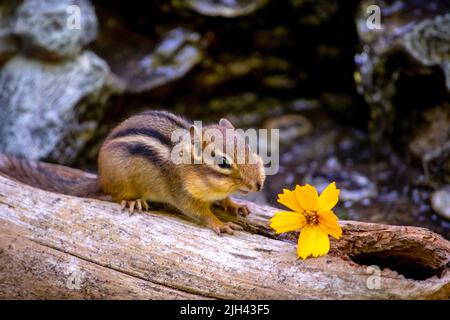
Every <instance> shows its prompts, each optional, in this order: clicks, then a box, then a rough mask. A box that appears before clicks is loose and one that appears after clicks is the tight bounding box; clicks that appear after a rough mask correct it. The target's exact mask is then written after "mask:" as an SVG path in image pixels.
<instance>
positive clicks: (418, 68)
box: [355, 0, 450, 140]
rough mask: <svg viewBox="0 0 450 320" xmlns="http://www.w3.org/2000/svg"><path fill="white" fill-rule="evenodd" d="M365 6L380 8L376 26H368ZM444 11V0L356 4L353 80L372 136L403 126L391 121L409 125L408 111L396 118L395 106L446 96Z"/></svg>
mask: <svg viewBox="0 0 450 320" xmlns="http://www.w3.org/2000/svg"><path fill="white" fill-rule="evenodd" d="M370 5H377V6H378V7H379V8H380V10H381V18H380V22H381V25H380V28H379V29H376V28H369V27H368V23H367V22H368V18H369V13H368V12H367V8H368V7H369V6H370ZM449 11H450V4H449V2H448V1H445V0H431V1H427V2H426V3H425V2H422V1H417V2H416V1H414V2H406V1H395V2H394V3H392V4H391V5H390V6H387V5H386V4H385V2H384V1H381V0H377V1H363V2H362V3H361V5H360V10H359V13H358V14H357V30H358V34H359V37H360V39H361V42H362V48H363V49H362V52H361V53H360V54H358V55H357V56H356V58H355V60H356V64H357V66H358V71H357V72H356V73H355V81H356V82H357V84H358V89H359V91H360V92H361V93H363V94H364V97H365V99H366V102H367V103H368V104H369V106H370V108H371V124H370V129H371V131H372V135H373V140H380V138H382V137H383V136H386V135H389V134H391V133H392V132H393V130H394V127H401V126H403V125H402V124H400V125H399V124H398V122H396V121H404V123H403V124H405V125H408V123H409V124H411V121H410V119H409V118H408V117H407V115H408V112H407V111H406V112H404V114H403V117H401V118H400V117H398V115H399V114H401V112H399V110H398V109H400V108H407V110H408V111H409V112H411V111H412V110H420V109H422V108H424V107H426V106H429V105H436V104H439V103H442V102H443V101H445V100H446V99H448V98H447V97H446V95H447V94H448V93H449V92H450V85H449V79H450V78H449V64H450V54H449V53H450V14H449V13H446V12H449ZM438 68H440V69H441V70H438ZM442 73H443V74H444V75H445V77H442ZM394 101H395V102H394ZM406 106H407V107H406ZM396 115H397V116H396ZM405 115H406V116H405ZM396 117H397V118H396ZM394 123H395V124H394Z"/></svg>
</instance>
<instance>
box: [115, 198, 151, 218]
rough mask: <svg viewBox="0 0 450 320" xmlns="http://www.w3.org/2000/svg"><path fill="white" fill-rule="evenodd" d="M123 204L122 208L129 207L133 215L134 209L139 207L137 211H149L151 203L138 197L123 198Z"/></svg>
mask: <svg viewBox="0 0 450 320" xmlns="http://www.w3.org/2000/svg"><path fill="white" fill-rule="evenodd" d="M120 205H121V206H122V210H123V209H125V208H127V207H128V212H130V216H132V215H133V213H134V209H137V211H139V212H140V211H142V209H144V211H148V209H149V205H148V203H147V202H146V201H145V200H142V199H136V200H122V202H121V203H120Z"/></svg>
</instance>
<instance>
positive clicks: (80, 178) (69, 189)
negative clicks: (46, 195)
mask: <svg viewBox="0 0 450 320" xmlns="http://www.w3.org/2000/svg"><path fill="white" fill-rule="evenodd" d="M0 173H2V174H4V175H6V176H8V177H10V178H13V179H15V180H17V181H19V182H22V183H25V184H28V185H30V186H33V187H36V188H39V189H43V190H47V191H52V192H56V193H62V194H66V195H72V196H78V197H86V198H97V199H99V198H103V197H104V195H103V194H102V192H101V190H100V186H99V183H98V179H97V176H96V175H95V174H90V173H87V172H84V171H81V170H77V169H72V168H69V167H65V166H61V165H56V164H50V163H44V162H38V161H29V160H24V159H20V158H17V157H13V156H7V155H4V154H0Z"/></svg>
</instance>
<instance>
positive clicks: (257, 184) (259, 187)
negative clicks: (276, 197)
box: [256, 182, 262, 191]
mask: <svg viewBox="0 0 450 320" xmlns="http://www.w3.org/2000/svg"><path fill="white" fill-rule="evenodd" d="M261 187H262V185H261V183H259V182H257V183H256V191H260V190H261Z"/></svg>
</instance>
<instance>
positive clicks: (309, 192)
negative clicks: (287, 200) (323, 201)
mask: <svg viewBox="0 0 450 320" xmlns="http://www.w3.org/2000/svg"><path fill="white" fill-rule="evenodd" d="M294 192H295V196H296V198H297V201H298V202H299V203H300V205H301V206H302V208H303V209H305V210H307V211H315V210H316V209H317V201H318V198H319V197H318V195H317V190H316V188H314V187H313V186H311V185H309V184H307V185H306V186H298V185H297V186H296V187H295V190H294Z"/></svg>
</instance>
